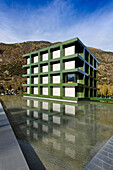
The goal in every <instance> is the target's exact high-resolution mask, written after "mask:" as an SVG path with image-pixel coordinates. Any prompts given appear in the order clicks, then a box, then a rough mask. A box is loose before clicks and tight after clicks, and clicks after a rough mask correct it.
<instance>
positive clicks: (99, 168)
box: [84, 136, 113, 170]
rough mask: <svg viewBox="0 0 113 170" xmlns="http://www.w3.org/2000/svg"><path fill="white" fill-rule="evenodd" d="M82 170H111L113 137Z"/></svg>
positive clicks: (112, 166) (112, 164)
mask: <svg viewBox="0 0 113 170" xmlns="http://www.w3.org/2000/svg"><path fill="white" fill-rule="evenodd" d="M84 170H113V136H112V137H111V138H110V139H109V140H108V141H107V143H106V144H105V145H104V146H103V147H102V149H100V151H99V152H97V154H96V155H95V156H94V157H93V159H92V160H91V161H90V162H89V163H88V165H87V166H86V167H85V168H84Z"/></svg>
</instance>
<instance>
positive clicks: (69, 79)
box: [67, 74, 75, 83]
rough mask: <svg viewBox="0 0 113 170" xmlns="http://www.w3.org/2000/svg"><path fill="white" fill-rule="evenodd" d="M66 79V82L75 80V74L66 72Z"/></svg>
mask: <svg viewBox="0 0 113 170" xmlns="http://www.w3.org/2000/svg"><path fill="white" fill-rule="evenodd" d="M67 81H68V83H73V82H75V74H68V75H67Z"/></svg>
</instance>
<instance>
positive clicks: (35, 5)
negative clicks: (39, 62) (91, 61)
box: [0, 0, 113, 51]
mask: <svg viewBox="0 0 113 170" xmlns="http://www.w3.org/2000/svg"><path fill="white" fill-rule="evenodd" d="M75 37H79V39H80V40H81V41H82V42H83V43H84V44H85V45H86V46H90V47H94V48H99V49H102V50H106V51H113V0H107V1H106V0H0V42H3V43H19V42H25V41H42V40H43V41H50V42H62V41H65V40H69V39H71V38H75Z"/></svg>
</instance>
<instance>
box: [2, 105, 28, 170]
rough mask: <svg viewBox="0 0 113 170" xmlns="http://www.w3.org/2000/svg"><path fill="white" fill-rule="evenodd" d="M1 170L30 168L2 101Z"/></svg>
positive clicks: (26, 169)
mask: <svg viewBox="0 0 113 170" xmlns="http://www.w3.org/2000/svg"><path fill="white" fill-rule="evenodd" d="M0 170H29V167H28V165H27V163H26V160H25V158H24V156H23V153H22V151H21V149H20V146H19V144H18V142H17V139H16V137H15V135H14V133H13V130H12V128H11V125H10V123H9V121H8V119H7V116H6V114H5V112H4V110H3V107H2V105H1V103H0Z"/></svg>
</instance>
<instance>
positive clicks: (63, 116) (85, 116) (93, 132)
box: [1, 96, 113, 170]
mask: <svg viewBox="0 0 113 170" xmlns="http://www.w3.org/2000/svg"><path fill="white" fill-rule="evenodd" d="M1 99H2V100H3V102H4V104H5V106H6V108H7V111H8V114H9V115H10V116H9V117H10V120H11V123H12V125H13V128H14V130H15V133H16V136H17V138H18V139H20V140H26V141H28V142H30V143H31V145H32V146H33V148H34V150H35V152H36V153H37V154H38V156H39V158H40V159H41V161H42V162H43V164H44V166H45V167H46V169H47V170H53V169H54V170H63V169H66V170H75V169H77V170H81V169H83V168H84V167H85V165H86V164H87V163H88V162H89V161H90V160H91V158H92V157H93V156H94V155H95V154H96V152H97V151H98V150H99V149H100V148H101V147H102V146H103V145H104V144H105V142H106V141H107V140H108V139H109V138H110V137H111V136H112V135H113V104H107V103H96V102H84V103H83V102H81V103H79V104H75V103H66V102H65V103H62V102H55V101H48V100H34V99H28V98H22V97H19V96H2V97H1ZM28 154H29V153H28Z"/></svg>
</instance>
